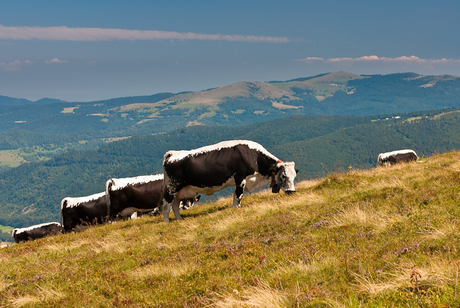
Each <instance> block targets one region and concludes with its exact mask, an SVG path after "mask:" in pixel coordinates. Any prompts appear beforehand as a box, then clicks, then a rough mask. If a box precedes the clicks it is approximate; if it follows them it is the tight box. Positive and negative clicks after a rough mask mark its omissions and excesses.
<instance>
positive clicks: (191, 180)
mask: <svg viewBox="0 0 460 308" xmlns="http://www.w3.org/2000/svg"><path fill="white" fill-rule="evenodd" d="M294 165H295V164H294V162H282V161H281V160H279V159H278V158H276V157H275V156H274V155H273V154H271V153H270V152H268V151H267V150H266V149H265V148H264V147H262V146H261V145H260V144H258V143H256V142H253V141H247V140H233V141H224V142H220V143H217V144H214V145H210V146H205V147H202V148H199V149H195V150H191V151H168V152H167V153H166V154H165V155H164V158H163V170H164V181H163V189H162V192H163V198H162V199H163V200H162V211H163V218H164V221H166V222H167V221H169V212H170V209H171V207H172V209H173V211H174V216H175V217H176V219H182V217H181V215H180V213H179V201H180V200H181V199H184V198H192V197H194V196H196V195H197V194H198V193H204V194H206V195H208V196H209V195H212V194H213V193H215V192H217V191H219V190H222V189H224V188H226V187H228V186H235V191H234V194H233V207H239V206H240V202H241V198H242V197H243V191H247V192H251V191H254V190H255V189H258V188H262V187H264V186H266V185H268V184H270V183H271V184H270V187H271V188H272V192H273V193H278V192H279V190H280V189H281V190H283V191H284V192H286V193H287V194H289V193H293V192H295V187H294V179H295V177H296V174H297V170H296V169H295V167H294Z"/></svg>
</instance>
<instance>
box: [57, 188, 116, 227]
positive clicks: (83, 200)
mask: <svg viewBox="0 0 460 308" xmlns="http://www.w3.org/2000/svg"><path fill="white" fill-rule="evenodd" d="M61 220H62V224H63V226H64V231H65V232H67V231H70V230H72V229H73V228H75V227H76V226H78V225H82V224H87V225H89V224H98V223H102V222H105V221H107V202H106V199H105V193H100V194H95V195H92V196H88V197H80V198H72V197H66V198H64V199H62V201H61Z"/></svg>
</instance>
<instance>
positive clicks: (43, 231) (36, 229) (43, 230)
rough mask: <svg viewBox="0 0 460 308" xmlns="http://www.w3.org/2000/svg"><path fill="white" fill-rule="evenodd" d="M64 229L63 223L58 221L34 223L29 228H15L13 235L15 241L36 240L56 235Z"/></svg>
mask: <svg viewBox="0 0 460 308" xmlns="http://www.w3.org/2000/svg"><path fill="white" fill-rule="evenodd" d="M62 230H63V228H62V225H61V224H60V223H58V222H47V223H44V224H40V225H34V226H30V227H27V228H20V229H14V230H13V232H12V233H11V235H12V236H13V238H14V242H15V243H20V242H25V241H29V240H35V239H38V238H42V237H45V236H50V235H56V234H59V233H61V232H62Z"/></svg>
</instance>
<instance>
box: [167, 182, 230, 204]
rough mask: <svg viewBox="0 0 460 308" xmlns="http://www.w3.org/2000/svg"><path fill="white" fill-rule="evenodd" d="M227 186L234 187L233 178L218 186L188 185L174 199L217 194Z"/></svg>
mask: <svg viewBox="0 0 460 308" xmlns="http://www.w3.org/2000/svg"><path fill="white" fill-rule="evenodd" d="M229 186H235V180H234V179H233V177H231V178H230V179H228V180H227V182H225V183H224V184H222V185H218V186H212V187H197V186H192V185H188V186H185V187H184V188H182V189H181V190H180V192H179V194H178V195H177V197H176V198H177V199H179V200H184V199H188V198H194V197H195V196H196V195H198V194H205V195H208V196H210V195H212V194H213V193H215V192H218V191H220V190H222V189H224V188H227V187H229Z"/></svg>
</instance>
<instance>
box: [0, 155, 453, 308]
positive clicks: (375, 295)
mask: <svg viewBox="0 0 460 308" xmlns="http://www.w3.org/2000/svg"><path fill="white" fill-rule="evenodd" d="M458 161H460V152H452V153H446V154H443V155H439V156H434V157H430V158H428V159H426V160H425V161H422V162H420V163H412V164H402V165H396V166H392V167H390V168H386V167H385V168H375V169H371V170H353V171H351V172H348V173H334V174H331V175H329V176H327V177H326V178H323V179H318V180H315V181H305V182H301V183H298V185H297V186H296V190H297V193H296V194H294V195H289V196H287V195H285V194H283V193H280V194H272V193H271V192H270V191H262V192H260V193H256V194H251V195H249V194H245V196H244V197H243V200H242V207H241V208H232V207H231V204H232V199H231V197H230V198H222V199H219V200H218V201H217V202H215V203H209V204H200V205H198V206H195V207H193V208H192V209H190V210H188V211H184V212H183V217H184V220H182V221H176V220H174V219H173V220H172V222H171V223H168V224H167V223H163V222H162V217H143V218H140V219H137V220H130V221H126V222H118V223H114V224H107V225H100V226H90V227H89V228H87V229H86V230H84V231H82V232H79V233H69V234H64V235H59V236H55V237H50V238H45V239H40V240H37V241H33V242H27V243H21V244H17V245H13V246H11V247H6V248H3V249H2V250H0V261H1V262H0V273H1V275H0V306H2V307H3V306H5V307H55V306H58V307H109V306H125V307H204V306H212V307H446V306H447V307H457V306H459V305H460V294H458V293H459V290H458V289H459V286H458V267H459V266H460V263H459V261H458V260H459V259H460V249H459V246H458V243H459V242H460V232H459V231H458V230H459V228H458V227H459V225H458V217H459V216H460V208H459V207H458V200H460V186H459V185H458V183H459V181H460V171H459V170H458V169H459V167H458V166H459V165H458ZM69 290H72V292H69Z"/></svg>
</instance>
